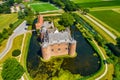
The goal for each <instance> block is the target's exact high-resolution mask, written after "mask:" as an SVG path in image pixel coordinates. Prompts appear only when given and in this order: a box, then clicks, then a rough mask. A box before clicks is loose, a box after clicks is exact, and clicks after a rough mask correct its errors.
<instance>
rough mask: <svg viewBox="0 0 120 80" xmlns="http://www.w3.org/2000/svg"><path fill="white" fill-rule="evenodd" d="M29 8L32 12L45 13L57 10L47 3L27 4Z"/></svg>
mask: <svg viewBox="0 0 120 80" xmlns="http://www.w3.org/2000/svg"><path fill="white" fill-rule="evenodd" d="M29 6H30V7H31V9H32V10H33V11H34V12H46V11H47V12H50V11H54V10H58V8H57V7H55V6H54V5H52V4H49V3H33V4H29Z"/></svg>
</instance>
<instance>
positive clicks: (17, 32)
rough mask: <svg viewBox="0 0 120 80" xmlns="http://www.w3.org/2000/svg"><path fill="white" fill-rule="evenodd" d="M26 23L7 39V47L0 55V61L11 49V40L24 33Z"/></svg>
mask: <svg viewBox="0 0 120 80" xmlns="http://www.w3.org/2000/svg"><path fill="white" fill-rule="evenodd" d="M26 27H27V26H26V21H23V22H22V23H21V24H20V25H19V26H18V27H17V28H16V29H15V30H14V31H13V34H12V35H11V36H10V37H9V39H8V42H7V45H6V47H5V49H4V50H3V52H2V53H0V60H1V59H2V58H3V57H4V56H5V55H6V54H7V53H8V51H9V50H10V49H11V47H12V43H13V40H14V38H15V37H16V36H18V35H21V34H24V33H26V32H27V31H26V30H25V28H26Z"/></svg>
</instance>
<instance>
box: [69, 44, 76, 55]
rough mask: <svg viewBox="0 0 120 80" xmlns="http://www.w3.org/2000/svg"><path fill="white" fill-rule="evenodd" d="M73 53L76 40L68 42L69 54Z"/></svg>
mask: <svg viewBox="0 0 120 80" xmlns="http://www.w3.org/2000/svg"><path fill="white" fill-rule="evenodd" d="M75 53H76V42H73V43H70V44H69V55H70V56H75Z"/></svg>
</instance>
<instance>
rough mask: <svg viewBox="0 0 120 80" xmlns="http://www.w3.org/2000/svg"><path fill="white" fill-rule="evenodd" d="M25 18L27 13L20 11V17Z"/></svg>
mask: <svg viewBox="0 0 120 80" xmlns="http://www.w3.org/2000/svg"><path fill="white" fill-rule="evenodd" d="M23 18H25V13H24V12H22V11H19V12H18V19H23Z"/></svg>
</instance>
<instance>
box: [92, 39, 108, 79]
mask: <svg viewBox="0 0 120 80" xmlns="http://www.w3.org/2000/svg"><path fill="white" fill-rule="evenodd" d="M93 42H94V43H95V45H96V47H97V48H98V50H99V51H100V53H101V55H102V57H103V59H104V60H106V58H105V56H104V54H103V52H102V50H101V49H100V48H99V46H98V45H97V43H96V42H95V41H94V40H93ZM107 71H108V65H107V64H105V71H104V73H103V74H102V75H100V76H99V77H98V78H96V79H95V80H100V79H101V78H103V77H104V76H105V75H106V74H107Z"/></svg>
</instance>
